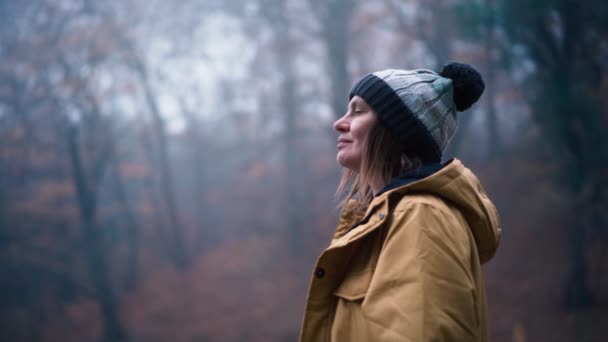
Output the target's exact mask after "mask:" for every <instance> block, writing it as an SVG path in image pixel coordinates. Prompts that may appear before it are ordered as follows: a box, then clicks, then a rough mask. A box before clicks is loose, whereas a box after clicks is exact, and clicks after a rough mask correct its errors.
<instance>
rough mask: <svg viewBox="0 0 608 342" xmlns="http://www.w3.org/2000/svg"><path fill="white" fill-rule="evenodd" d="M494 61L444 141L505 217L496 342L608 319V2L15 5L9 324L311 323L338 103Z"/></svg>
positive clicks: (2, 190) (1, 69)
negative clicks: (477, 95)
mask: <svg viewBox="0 0 608 342" xmlns="http://www.w3.org/2000/svg"><path fill="white" fill-rule="evenodd" d="M450 60H456V61H461V62H465V63H470V64H473V65H474V66H476V67H477V68H478V69H479V70H480V71H481V72H482V74H483V75H484V78H485V81H486V85H487V88H486V92H485V94H484V96H483V97H482V99H481V100H480V101H479V102H478V103H477V105H475V106H474V107H473V108H472V109H471V110H469V111H467V112H464V113H461V114H460V117H459V121H460V126H459V130H458V133H457V135H456V136H455V138H454V139H453V141H452V143H451V145H450V147H449V151H448V153H447V155H446V156H445V157H446V159H447V158H451V157H453V156H456V157H458V158H460V159H461V160H463V161H464V163H465V164H466V165H467V166H468V167H469V168H471V169H472V170H473V171H474V172H475V173H476V174H477V175H478V176H479V178H480V179H481V180H482V182H483V184H484V186H485V188H486V190H487V192H488V193H489V195H490V197H491V198H492V199H493V200H494V201H495V203H496V205H497V207H498V209H499V211H500V214H501V217H502V222H503V224H502V225H503V237H502V242H501V246H500V248H499V251H498V254H497V255H496V257H495V258H494V260H492V261H491V262H490V263H489V264H487V265H485V266H484V272H485V278H486V286H487V292H488V304H489V314H490V328H491V337H492V341H498V342H506V341H514V342H525V341H557V342H560V341H598V342H599V341H606V339H607V337H606V336H608V266H607V261H608V248H607V247H608V225H607V221H608V213H607V211H606V208H608V206H607V205H608V191H607V190H608V182H607V181H608V138H606V132H607V128H608V96H607V95H608V77H607V76H608V63H607V61H608V3H607V2H606V1H590V0H581V1H573V0H545V1H535V0H471V1H459V0H375V1H371V0H367V1H362V0H327V1H321V0H245V1H235V0H227V1H220V0H181V1H160V0H146V1H143V0H120V1H118V0H112V1H110V0H108V1H93V0H27V1H15V0H2V1H0V340H1V341H66V342H69V341H103V342H115V341H116V342H122V341H296V340H297V335H298V331H299V326H300V321H301V318H302V312H303V307H304V301H305V295H306V290H307V286H308V281H309V279H310V275H311V271H312V267H313V265H314V262H315V259H316V257H317V256H318V254H319V253H320V252H321V251H322V250H323V249H324V247H325V246H327V244H328V243H329V239H330V237H331V235H332V231H333V228H334V225H335V223H336V221H337V216H338V211H337V210H336V204H337V203H336V201H335V199H334V191H335V188H336V185H337V182H338V179H339V177H340V169H339V168H338V166H337V165H336V162H335V153H336V148H335V146H336V134H334V132H333V131H332V123H333V121H334V120H335V119H336V118H338V117H340V116H341V115H342V114H343V112H344V111H345V108H346V104H347V101H348V98H347V94H348V91H349V89H350V86H351V84H352V83H353V82H354V81H355V80H356V79H358V78H359V77H361V76H363V75H364V74H366V73H368V72H372V71H375V70H379V69H385V68H404V69H412V68H428V69H435V70H437V69H438V68H439V67H440V66H441V65H442V64H444V63H445V62H447V61H450Z"/></svg>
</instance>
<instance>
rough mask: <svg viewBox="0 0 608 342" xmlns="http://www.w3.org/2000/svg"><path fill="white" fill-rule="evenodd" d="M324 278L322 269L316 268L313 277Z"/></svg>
mask: <svg viewBox="0 0 608 342" xmlns="http://www.w3.org/2000/svg"><path fill="white" fill-rule="evenodd" d="M324 276H325V270H324V269H323V267H317V269H316V270H315V277H317V278H319V279H320V278H323V277H324Z"/></svg>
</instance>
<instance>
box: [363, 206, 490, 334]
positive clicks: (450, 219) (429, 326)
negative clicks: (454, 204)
mask: <svg viewBox="0 0 608 342" xmlns="http://www.w3.org/2000/svg"><path fill="white" fill-rule="evenodd" d="M389 225H390V226H389V227H388V228H389V229H388V232H387V235H386V239H385V240H384V242H383V247H382V250H381V252H380V255H379V257H378V262H377V264H376V269H375V271H374V275H373V277H372V280H371V282H370V285H369V288H368V292H367V294H366V297H365V299H364V301H363V303H362V309H363V314H364V316H365V317H366V319H367V322H368V327H367V329H368V331H369V333H370V336H369V338H370V340H373V341H381V342H390V341H408V342H426V341H437V342H443V341H476V340H477V339H478V338H479V336H477V334H478V333H477V331H478V329H477V327H478V325H479V317H478V313H477V309H476V304H475V295H476V293H475V286H474V284H475V281H474V279H473V277H472V275H471V249H472V247H471V241H470V240H471V238H470V235H469V234H468V232H467V229H468V227H467V226H465V224H464V221H462V220H461V219H459V218H458V217H457V216H456V215H455V214H453V213H451V212H450V211H449V210H447V209H446V210H443V209H438V208H436V207H434V206H432V205H430V204H426V203H416V204H413V205H411V206H408V207H407V208H406V209H404V210H402V211H396V212H394V213H393V216H392V220H391V222H390V223H389ZM473 248H474V247H473ZM473 252H475V251H473Z"/></svg>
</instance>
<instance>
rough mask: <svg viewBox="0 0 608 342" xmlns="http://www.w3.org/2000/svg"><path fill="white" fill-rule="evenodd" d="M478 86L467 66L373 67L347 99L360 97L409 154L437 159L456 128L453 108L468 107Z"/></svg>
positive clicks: (476, 76) (478, 78)
mask: <svg viewBox="0 0 608 342" xmlns="http://www.w3.org/2000/svg"><path fill="white" fill-rule="evenodd" d="M484 88H485V85H484V82H483V79H482V78H481V75H480V74H479V72H478V71H477V70H475V69H474V68H473V67H472V66H470V65H467V64H461V63H448V64H446V65H445V66H444V67H443V68H442V69H441V71H440V72H439V73H436V72H434V71H431V70H427V69H416V70H395V69H387V70H382V71H378V72H374V73H372V74H369V75H367V76H365V77H363V78H362V79H360V80H359V81H358V82H357V83H355V85H354V86H353V88H352V89H351V91H350V98H351V99H352V98H353V96H360V97H361V98H363V99H364V100H365V102H367V104H368V105H369V106H371V108H372V109H373V110H374V111H375V112H376V113H377V114H378V119H379V121H380V123H381V124H382V125H384V126H385V127H386V128H387V129H388V130H389V131H390V132H392V133H393V134H394V135H395V137H397V138H398V139H399V141H401V143H403V145H404V147H405V149H406V153H407V154H408V155H409V156H410V157H418V158H420V160H421V161H422V162H439V161H441V155H442V153H443V151H444V150H445V148H446V146H447V145H448V142H449V141H450V139H451V138H452V136H453V135H454V132H455V131H456V127H457V120H456V112H457V111H458V112H461V111H464V110H466V109H468V108H470V107H471V106H472V105H473V104H474V103H475V102H477V100H478V99H479V97H480V96H481V94H482V93H483V91H484Z"/></svg>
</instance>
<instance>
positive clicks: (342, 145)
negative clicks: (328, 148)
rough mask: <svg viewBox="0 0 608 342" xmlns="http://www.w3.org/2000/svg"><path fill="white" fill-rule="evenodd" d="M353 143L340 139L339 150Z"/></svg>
mask: <svg viewBox="0 0 608 342" xmlns="http://www.w3.org/2000/svg"><path fill="white" fill-rule="evenodd" d="M351 142H352V141H350V140H347V139H344V138H340V139H338V150H339V149H341V148H343V147H344V146H346V144H349V143H351Z"/></svg>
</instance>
